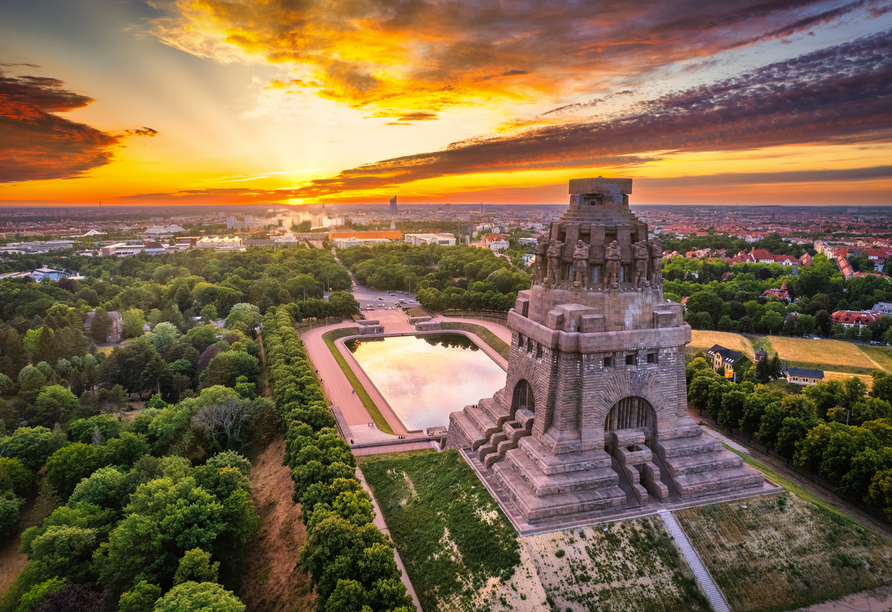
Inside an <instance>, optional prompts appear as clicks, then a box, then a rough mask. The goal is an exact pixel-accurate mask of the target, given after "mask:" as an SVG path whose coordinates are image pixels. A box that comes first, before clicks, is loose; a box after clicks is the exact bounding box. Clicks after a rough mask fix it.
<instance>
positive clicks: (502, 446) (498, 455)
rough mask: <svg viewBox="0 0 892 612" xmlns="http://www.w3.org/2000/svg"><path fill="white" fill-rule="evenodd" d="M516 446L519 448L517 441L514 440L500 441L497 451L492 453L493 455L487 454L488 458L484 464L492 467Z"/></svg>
mask: <svg viewBox="0 0 892 612" xmlns="http://www.w3.org/2000/svg"><path fill="white" fill-rule="evenodd" d="M515 448H517V442H512V441H511V440H505V441H504V442H499V446H498V447H497V448H496V452H494V453H492V454H491V455H487V457H486V460H484V462H483V465H485V466H486V467H487V468H491V467H492V466H493V464H494V463H495V462H496V461H501V460H502V459H504V458H505V453H507V452H508V451H509V450H513V449H515Z"/></svg>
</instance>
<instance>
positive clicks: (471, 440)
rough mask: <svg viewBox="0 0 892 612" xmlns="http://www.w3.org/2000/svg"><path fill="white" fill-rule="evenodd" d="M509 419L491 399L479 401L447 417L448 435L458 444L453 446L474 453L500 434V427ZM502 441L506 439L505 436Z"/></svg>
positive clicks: (496, 402) (499, 405)
mask: <svg viewBox="0 0 892 612" xmlns="http://www.w3.org/2000/svg"><path fill="white" fill-rule="evenodd" d="M510 418H511V415H510V414H509V413H508V411H507V410H505V408H503V407H502V405H501V403H500V402H498V401H496V399H495V398H492V397H489V398H486V399H482V400H480V403H479V404H473V405H470V406H465V407H464V408H463V409H462V411H461V412H453V413H452V414H450V415H449V435H450V436H451V437H454V439H455V440H456V441H457V442H458V443H457V444H453V446H468V447H470V449H471V450H472V451H476V450H477V449H478V448H480V447H481V446H482V445H484V444H486V443H487V442H489V441H490V440H491V439H492V437H493V436H495V435H497V434H501V433H502V427H503V426H504V425H505V423H506V422H508V420H509V419H510ZM453 428H454V429H453ZM504 439H507V435H506V437H505V438H503V440H504ZM500 441H501V440H500ZM481 460H482V459H481Z"/></svg>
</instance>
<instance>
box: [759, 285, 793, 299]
mask: <svg viewBox="0 0 892 612" xmlns="http://www.w3.org/2000/svg"><path fill="white" fill-rule="evenodd" d="M768 296H773V297H776V298H777V299H779V300H781V301H783V302H786V303H788V304H789V303H790V299H791V298H790V290H789V288H788V287H787V281H784V282H783V283H782V284H781V286H780V289H766V290H765V291H763V292H762V297H768Z"/></svg>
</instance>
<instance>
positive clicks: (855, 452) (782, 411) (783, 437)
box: [687, 357, 892, 519]
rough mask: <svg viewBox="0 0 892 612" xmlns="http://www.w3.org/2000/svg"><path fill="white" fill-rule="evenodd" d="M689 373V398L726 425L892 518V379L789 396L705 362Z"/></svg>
mask: <svg viewBox="0 0 892 612" xmlns="http://www.w3.org/2000/svg"><path fill="white" fill-rule="evenodd" d="M750 371H751V372H752V371H753V370H750ZM687 374H688V380H689V382H688V399H689V400H690V401H691V403H692V404H694V405H695V406H697V407H698V408H701V409H704V410H707V411H708V412H709V414H710V415H711V416H712V417H713V418H714V419H715V420H716V422H718V423H719V425H721V426H722V427H726V428H728V429H737V430H740V431H741V432H743V433H744V434H749V435H750V436H752V435H755V436H756V437H757V438H758V440H759V442H760V443H761V444H763V445H764V446H766V447H767V448H769V449H774V450H776V451H777V453H778V454H779V455H781V456H782V457H785V458H787V459H789V460H792V461H793V462H794V463H795V464H796V465H798V466H801V467H803V468H806V469H808V470H811V471H813V472H814V473H816V474H819V475H820V476H822V477H824V478H827V479H828V480H830V481H832V482H833V483H835V484H836V485H837V486H838V491H839V492H840V493H841V494H843V495H847V496H849V497H852V498H855V499H858V500H860V501H863V502H865V503H869V504H873V505H876V506H877V507H879V508H882V509H883V511H884V512H885V513H886V515H887V516H889V518H890V519H892V376H890V375H889V374H887V373H886V372H883V371H880V370H877V371H875V372H874V373H873V385H872V387H871V391H870V394H867V393H866V391H867V387H866V385H865V384H864V382H863V381H861V379H860V378H857V377H852V378H850V379H848V380H847V381H846V382H845V383H841V382H840V381H835V380H831V381H824V382H821V383H818V384H817V385H814V386H809V387H806V388H805V389H804V390H802V391H801V393H789V394H788V393H785V392H783V391H781V390H779V389H776V388H771V387H769V386H767V385H763V384H758V382H756V381H755V380H754V379H753V377H751V376H748V375H745V376H744V380H743V382H741V383H738V384H735V383H731V382H728V380H727V379H725V378H719V377H717V376H716V375H715V374H714V372H713V371H712V368H710V367H709V364H708V363H707V362H706V360H705V359H703V358H702V357H698V358H695V359H694V360H693V361H691V362H690V363H689V364H688V366H687Z"/></svg>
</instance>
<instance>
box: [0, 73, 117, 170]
mask: <svg viewBox="0 0 892 612" xmlns="http://www.w3.org/2000/svg"><path fill="white" fill-rule="evenodd" d="M63 85H64V83H63V82H62V81H60V80H58V79H52V78H46V77H35V76H20V77H10V76H5V75H4V74H3V72H2V71H0V134H2V135H3V136H2V138H0V183H10V182H20V181H34V180H46V179H56V178H74V177H77V176H81V175H83V174H84V173H85V172H87V171H88V170H91V169H93V168H96V167H99V166H103V165H105V164H107V163H109V162H110V161H111V158H112V149H113V148H114V147H115V145H116V144H117V143H118V140H119V138H118V137H117V136H114V135H111V134H106V133H104V132H102V131H100V130H97V129H96V128H93V127H90V126H88V125H84V124H83V123H77V122H74V121H70V120H68V119H65V118H63V117H60V116H58V115H57V114H56V113H60V112H65V111H70V110H73V109H76V108H82V107H84V106H87V105H88V104H90V103H91V102H92V101H93V99H92V98H89V97H87V96H84V95H82V94H78V93H75V92H72V91H68V90H66V89H64V88H63Z"/></svg>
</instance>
